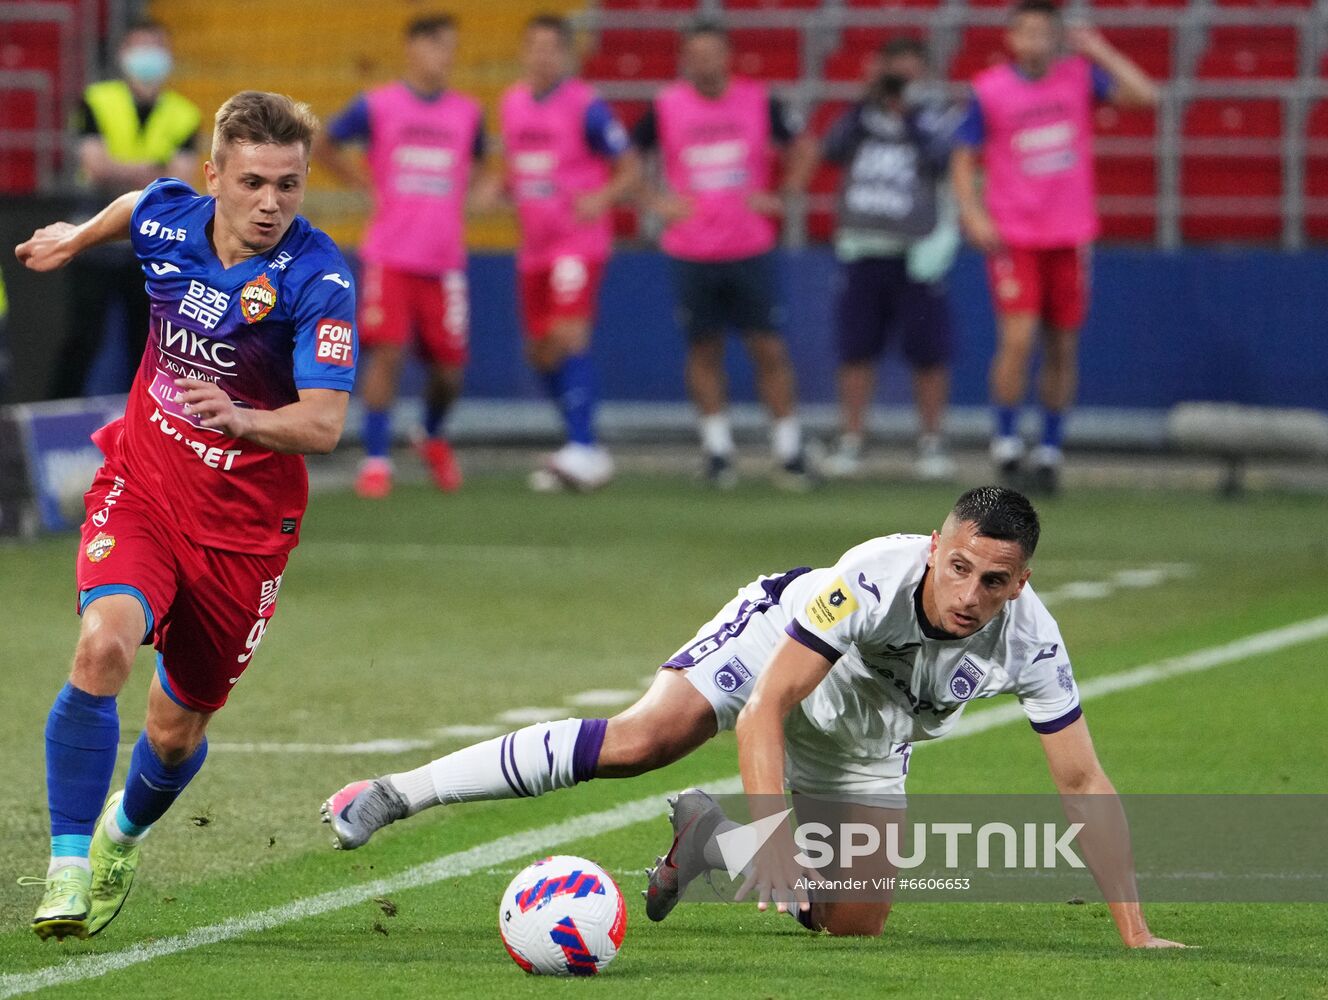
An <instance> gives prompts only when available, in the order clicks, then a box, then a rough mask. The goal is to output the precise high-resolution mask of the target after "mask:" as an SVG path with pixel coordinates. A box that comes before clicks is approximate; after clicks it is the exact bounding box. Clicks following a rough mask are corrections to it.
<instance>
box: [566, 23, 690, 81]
mask: <svg viewBox="0 0 1328 1000" xmlns="http://www.w3.org/2000/svg"><path fill="white" fill-rule="evenodd" d="M677 67H678V36H677V35H676V34H675V33H674V32H672V31H664V30H658V29H643V30H629V29H611V30H607V31H602V32H600V38H599V49H598V50H597V51H596V52H595V53H594V54H593V55H592V56H590V57H589V58H588V59H586V60H585V62H584V63H583V65H582V72H583V73H584V74H585V75H586V76H587V77H588V78H590V79H592V80H671V79H673V77H674V76H676V75H677Z"/></svg>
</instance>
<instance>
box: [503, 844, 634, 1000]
mask: <svg viewBox="0 0 1328 1000" xmlns="http://www.w3.org/2000/svg"><path fill="white" fill-rule="evenodd" d="M498 930H499V933H501V934H502V936H503V944H504V945H505V946H506V947H507V953H508V954H509V955H511V956H512V961H514V962H516V964H517V965H519V966H521V968H523V969H525V970H526V971H527V972H529V973H532V974H535V975H542V976H593V975H596V974H597V973H599V972H601V971H603V969H604V967H605V966H606V965H608V964H609V963H610V962H611V961H613V956H614V955H616V954H618V949H619V948H621V947H622V942H623V935H624V934H625V933H626V932H627V906H626V904H625V903H624V902H623V897H622V893H621V892H619V891H618V885H617V883H616V882H614V881H613V878H612V877H611V876H610V875H609V873H608V872H606V871H605V870H604V869H603V868H601V867H600V866H599V865H597V864H595V862H593V861H587V860H586V859H585V858H575V857H572V856H570V855H566V854H559V855H555V856H554V857H551V858H545V859H544V860H543V861H536V862H535V863H534V864H533V865H531V866H530V867H529V868H526V869H524V870H523V871H522V872H521V873H520V874H519V875H517V877H516V878H514V879H512V883H511V885H509V886H508V887H507V890H506V891H505V892H504V893H503V899H502V902H501V903H499V904H498Z"/></svg>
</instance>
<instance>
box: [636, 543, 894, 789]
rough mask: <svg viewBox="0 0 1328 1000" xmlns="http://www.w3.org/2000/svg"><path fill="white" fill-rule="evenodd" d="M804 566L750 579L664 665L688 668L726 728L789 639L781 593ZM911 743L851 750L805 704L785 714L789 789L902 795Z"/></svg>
mask: <svg viewBox="0 0 1328 1000" xmlns="http://www.w3.org/2000/svg"><path fill="white" fill-rule="evenodd" d="M805 572H807V570H805V569H797V570H790V571H789V572H788V573H785V574H782V575H780V576H763V577H761V578H760V579H758V580H756V581H755V582H754V583H749V584H748V585H747V586H745V587H743V588H742V589H741V590H740V591H738V593H737V596H735V597H734V598H733V600H731V601H729V602H728V603H727V604H725V605H724V607H723V608H722V609H720V612H719V614H717V615H715V617H714V618H712V619H710V621H708V622H706V623H705V624H704V625H702V626H701V628H700V629H699V630H698V631H697V633H696V635H695V636H694V637H693V638H692V639H691V640H690V641H689V642H688V643H687V644H686V645H685V646H683V647H682V648H681V649H679V650H678V651H677V652H676V653H674V654H673V656H671V657H669V659H668V660H667V661H666V662H665V663H664V665H663V666H662V667H661V668H660V669H662V670H679V671H682V672H683V673H684V674H685V675H686V677H687V680H688V681H689V682H690V683H691V685H692V687H694V688H696V690H697V691H699V692H700V693H701V695H702V697H704V698H705V700H706V701H708V702H710V707H711V708H713V709H714V711H715V722H716V723H717V724H718V726H719V729H720V730H721V731H722V730H725V729H732V728H733V727H734V725H735V724H736V722H737V721H738V713H739V712H741V711H742V707H743V706H744V705H746V704H747V699H748V698H750V697H751V694H752V689H753V688H755V687H756V680H757V678H758V677H760V676H761V671H763V670H764V669H765V667H766V664H767V663H769V662H770V657H771V656H772V655H773V654H774V652H775V649H776V647H778V645H779V644H780V643H781V642H782V641H783V640H784V638H785V632H784V627H785V626H786V625H787V624H788V621H789V614H788V612H787V611H786V610H785V609H784V608H783V607H781V606H780V603H779V599H780V596H781V595H782V594H783V592H784V588H785V587H787V586H788V584H789V583H790V582H792V581H793V580H795V579H797V578H798V577H799V576H801V575H802V574H803V573H805ZM911 749H912V748H911V746H910V745H909V744H907V743H900V744H896V745H895V746H894V747H893V748H892V751H891V753H890V754H889V755H888V756H886V757H883V758H882V757H869V756H861V757H860V756H855V755H851V754H848V753H846V752H845V750H844V748H843V747H841V746H839V745H838V744H837V743H836V742H835V741H834V740H832V739H831V738H830V737H829V736H827V735H826V733H825V732H824V731H822V729H821V728H820V727H818V726H817V725H816V724H815V723H814V722H813V721H812V720H811V719H809V718H808V717H807V715H806V714H805V713H804V712H803V711H802V710H801V709H800V708H799V709H797V710H795V711H793V712H791V713H789V717H788V718H787V719H786V720H785V722H784V782H785V785H786V786H787V787H788V788H789V789H790V790H792V791H795V792H803V793H806V794H810V795H834V796H838V797H853V798H868V799H873V798H875V797H877V796H891V797H897V796H902V795H903V793H904V779H905V776H906V775H907V773H908V757H909V753H910V752H911Z"/></svg>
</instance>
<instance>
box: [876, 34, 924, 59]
mask: <svg viewBox="0 0 1328 1000" xmlns="http://www.w3.org/2000/svg"><path fill="white" fill-rule="evenodd" d="M876 51H877V54H878V55H882V56H884V57H885V58H887V59H893V58H895V57H896V56H917V57H918V58H919V59H921V60H922V61H923V62H930V61H931V53H930V52H928V51H927V43H926V42H924V41H923V40H922V39H921V38H918V37H916V36H915V35H896V36H895V37H894V38H891V39H889V40H888V41H885V42H882V43H881V47H880V48H879V49H877V50H876Z"/></svg>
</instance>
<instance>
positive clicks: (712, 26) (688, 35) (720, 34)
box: [682, 17, 729, 45]
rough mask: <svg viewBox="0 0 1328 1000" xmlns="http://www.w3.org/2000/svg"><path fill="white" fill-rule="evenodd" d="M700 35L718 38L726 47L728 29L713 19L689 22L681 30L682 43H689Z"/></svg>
mask: <svg viewBox="0 0 1328 1000" xmlns="http://www.w3.org/2000/svg"><path fill="white" fill-rule="evenodd" d="M702 35H710V36H711V37H712V38H718V39H719V40H720V41H722V42H724V43H725V44H726V45H727V44H728V40H729V29H728V28H726V27H724V25H723V23H722V22H720V21H716V20H715V19H714V18H713V17H698V18H697V19H696V20H694V21H690V22H688V23H687V25H686V26H685V27H684V28H683V29H682V37H683V40H684V41H691V40H692V39H693V38H700V37H701V36H702Z"/></svg>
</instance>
